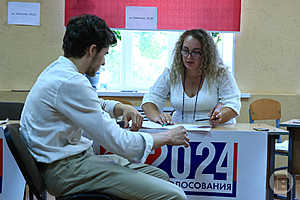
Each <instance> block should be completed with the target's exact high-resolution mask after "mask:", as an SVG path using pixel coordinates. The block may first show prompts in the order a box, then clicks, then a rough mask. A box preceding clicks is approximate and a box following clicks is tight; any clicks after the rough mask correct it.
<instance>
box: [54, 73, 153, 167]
mask: <svg viewBox="0 0 300 200" xmlns="http://www.w3.org/2000/svg"><path fill="white" fill-rule="evenodd" d="M115 104H116V102H111V101H104V100H103V101H102V100H99V98H98V95H97V93H96V92H95V91H94V89H93V88H92V87H91V86H90V84H89V82H88V80H87V79H84V78H82V77H81V76H80V75H77V76H74V77H72V78H71V79H69V80H68V81H67V82H65V83H64V84H62V85H61V87H60V88H59V90H58V94H57V99H56V106H57V109H58V110H59V111H60V112H61V113H62V114H63V115H65V116H66V117H67V118H68V119H69V120H71V121H72V122H73V123H74V124H76V125H77V126H78V127H80V128H82V129H83V130H84V131H85V132H86V133H87V134H89V136H90V137H91V138H92V139H93V140H95V141H96V142H97V143H99V144H101V145H102V146H103V147H104V148H105V149H106V150H108V151H110V152H112V153H115V154H118V155H120V156H123V157H124V158H126V159H128V160H130V161H131V162H144V161H145V160H146V158H147V156H148V155H149V153H150V152H151V150H152V147H153V138H152V136H151V135H149V134H147V133H141V132H131V131H128V130H126V129H122V128H120V127H119V126H118V125H117V124H116V121H115V120H114V119H112V118H111V117H110V116H109V114H108V113H111V112H113V107H114V105H115ZM106 111H108V112H106Z"/></svg>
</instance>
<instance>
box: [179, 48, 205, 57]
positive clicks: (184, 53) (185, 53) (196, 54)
mask: <svg viewBox="0 0 300 200" xmlns="http://www.w3.org/2000/svg"><path fill="white" fill-rule="evenodd" d="M181 55H182V56H184V57H186V58H187V57H189V55H190V56H191V57H193V58H200V56H201V52H200V51H189V50H187V49H182V50H181Z"/></svg>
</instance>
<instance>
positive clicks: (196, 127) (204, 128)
mask: <svg viewBox="0 0 300 200" xmlns="http://www.w3.org/2000/svg"><path fill="white" fill-rule="evenodd" d="M178 126H183V127H184V128H185V129H186V130H188V131H200V132H209V131H210V130H211V126H210V125H209V124H205V123H201V124H174V125H166V126H162V125H161V124H158V123H155V122H152V121H144V122H143V126H142V127H143V128H149V129H172V128H176V127H178Z"/></svg>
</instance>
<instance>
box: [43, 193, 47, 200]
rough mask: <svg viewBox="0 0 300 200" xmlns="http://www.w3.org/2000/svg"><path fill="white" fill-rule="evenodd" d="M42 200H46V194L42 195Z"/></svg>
mask: <svg viewBox="0 0 300 200" xmlns="http://www.w3.org/2000/svg"><path fill="white" fill-rule="evenodd" d="M42 200H47V192H43V193H42Z"/></svg>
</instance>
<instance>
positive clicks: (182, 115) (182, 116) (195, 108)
mask: <svg viewBox="0 0 300 200" xmlns="http://www.w3.org/2000/svg"><path fill="white" fill-rule="evenodd" d="M201 83H202V74H201V77H200V81H199V85H198V90H197V95H196V101H195V105H194V113H193V120H195V115H196V110H197V101H198V93H199V90H200V86H201ZM184 91H185V70H184V75H183V92H182V111H181V112H182V113H181V119H182V121H183V119H184V96H185V95H184Z"/></svg>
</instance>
